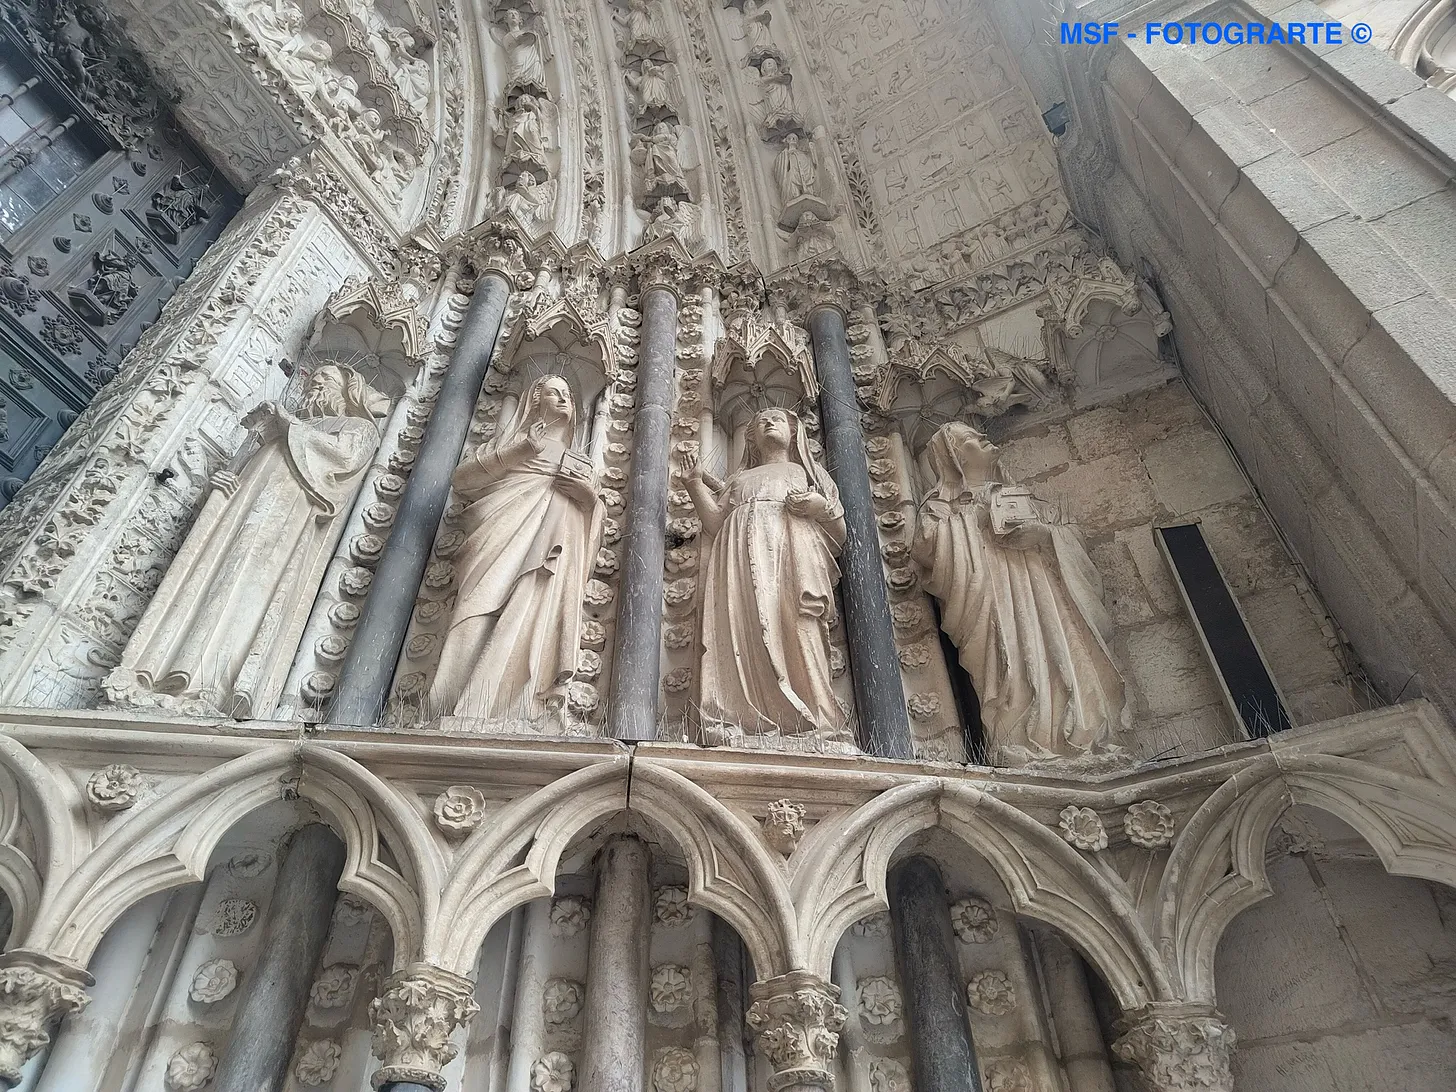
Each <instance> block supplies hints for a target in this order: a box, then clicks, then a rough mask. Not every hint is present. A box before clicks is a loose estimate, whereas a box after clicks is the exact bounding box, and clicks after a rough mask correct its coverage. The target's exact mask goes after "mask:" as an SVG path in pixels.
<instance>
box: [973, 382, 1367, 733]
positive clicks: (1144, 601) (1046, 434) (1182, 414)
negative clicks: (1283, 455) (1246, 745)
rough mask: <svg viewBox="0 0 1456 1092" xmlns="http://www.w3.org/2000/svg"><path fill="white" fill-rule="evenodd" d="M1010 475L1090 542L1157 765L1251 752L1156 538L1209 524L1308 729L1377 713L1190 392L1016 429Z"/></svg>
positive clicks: (1176, 386)
mask: <svg viewBox="0 0 1456 1092" xmlns="http://www.w3.org/2000/svg"><path fill="white" fill-rule="evenodd" d="M998 425H999V426H1000V429H1001V433H1002V434H1001V436H1000V437H999V439H1000V441H1001V442H1002V443H1004V446H1005V451H1006V454H1005V456H1004V458H1003V466H1004V468H1005V469H1006V471H1007V472H1008V473H1009V475H1010V476H1011V477H1012V478H1013V479H1014V480H1015V481H1017V482H1018V483H1020V484H1023V485H1027V486H1029V487H1030V488H1032V489H1033V490H1034V491H1035V492H1036V493H1037V495H1038V496H1041V497H1044V498H1045V499H1047V500H1050V501H1057V502H1060V503H1061V504H1062V505H1063V507H1064V509H1065V511H1066V513H1067V515H1068V517H1069V518H1071V519H1072V520H1074V521H1075V522H1076V523H1077V524H1078V525H1079V526H1080V528H1081V529H1082V531H1083V533H1084V534H1085V535H1086V537H1087V540H1088V546H1089V548H1090V552H1091V556H1092V559H1093V561H1094V562H1095V563H1096V565H1097V567H1098V569H1099V571H1100V572H1101V574H1102V579H1103V581H1104V587H1105V598H1106V602H1107V606H1108V609H1109V611H1110V612H1111V614H1112V617H1113V621H1114V623H1115V624H1116V627H1117V636H1116V641H1115V645H1114V650H1113V651H1114V655H1115V656H1116V657H1117V658H1118V660H1119V665H1120V666H1121V667H1122V669H1123V673H1124V675H1125V676H1126V678H1127V682H1128V688H1129V696H1130V702H1131V717H1132V733H1131V739H1129V740H1127V741H1126V743H1127V745H1128V746H1129V747H1130V748H1131V749H1132V750H1133V751H1134V752H1135V753H1137V754H1138V755H1140V756H1142V757H1144V758H1149V759H1152V758H1173V757H1179V756H1184V755H1191V754H1193V753H1195V752H1197V751H1200V750H1206V749H1209V748H1213V747H1218V746H1222V745H1223V744H1226V743H1231V742H1233V741H1234V740H1236V739H1241V738H1243V735H1242V730H1241V728H1239V727H1237V726H1236V725H1235V722H1234V718H1233V715H1232V713H1231V711H1230V710H1229V708H1228V705H1227V703H1226V702H1225V700H1224V699H1223V697H1222V695H1221V694H1220V691H1219V685H1218V680H1217V678H1216V676H1215V675H1214V673H1213V670H1212V668H1211V667H1210V665H1209V663H1208V659H1207V656H1206V655H1205V653H1204V651H1203V649H1202V647H1201V645H1200V642H1199V638H1198V634H1197V631H1196V630H1195V628H1194V626H1193V624H1192V622H1191V621H1190V618H1189V615H1188V611H1187V608H1186V607H1185V606H1184V604H1183V602H1182V599H1181V596H1180V595H1179V592H1178V588H1177V586H1176V584H1175V582H1174V580H1173V577H1172V574H1171V571H1170V569H1169V566H1168V562H1167V560H1166V559H1165V557H1164V556H1163V554H1162V552H1161V550H1160V548H1159V546H1158V544H1157V541H1156V539H1155V537H1154V534H1153V529H1154V527H1156V526H1158V525H1160V524H1170V523H1180V522H1187V521H1190V520H1197V521H1198V522H1199V523H1200V524H1201V526H1202V529H1203V534H1204V536H1205V538H1206V539H1207V541H1208V545H1209V549H1210V551H1211V552H1212V553H1213V555H1214V558H1215V559H1216V560H1217V561H1218V564H1219V567H1220V568H1221V569H1222V570H1223V573H1224V577H1225V578H1226V579H1227V580H1228V582H1229V585H1230V587H1231V589H1232V591H1233V593H1234V595H1235V597H1236V598H1237V599H1238V601H1239V605H1240V607H1241V608H1242V610H1243V612H1244V615H1245V617H1246V618H1247V620H1248V623H1249V627H1250V630H1251V631H1252V633H1253V634H1254V639H1255V640H1256V641H1257V642H1258V644H1259V646H1260V648H1261V649H1262V651H1263V652H1264V655H1265V658H1266V659H1267V661H1268V663H1269V667H1270V670H1271V672H1272V673H1273V675H1274V679H1275V682H1276V683H1277V684H1278V686H1279V688H1280V690H1281V691H1282V692H1283V694H1284V697H1285V700H1286V702H1287V703H1288V705H1289V713H1290V716H1291V717H1292V719H1293V720H1294V722H1295V723H1296V724H1308V723H1313V722H1316V721H1322V720H1328V719H1331V718H1333V717H1338V716H1344V715H1346V714H1348V713H1353V712H1356V711H1358V710H1359V709H1363V708H1365V707H1366V706H1367V704H1368V699H1367V697H1366V695H1367V694H1368V688H1367V687H1364V686H1363V685H1362V684H1361V683H1360V682H1359V681H1358V680H1357V678H1356V677H1354V676H1352V674H1351V670H1350V669H1351V667H1352V666H1354V665H1353V663H1352V658H1351V656H1350V654H1349V650H1348V649H1347V648H1345V647H1344V646H1343V645H1342V644H1341V642H1340V639H1339V633H1338V631H1337V630H1336V628H1335V626H1334V624H1333V623H1332V622H1331V620H1330V618H1329V616H1328V615H1327V614H1326V613H1325V610H1324V607H1323V605H1322V604H1321V602H1320V600H1319V599H1318V597H1317V596H1316V595H1315V594H1314V592H1313V590H1312V589H1311V587H1310V584H1309V581H1308V578H1307V577H1306V575H1305V574H1304V573H1303V571H1302V570H1301V569H1300V567H1299V566H1298V565H1297V564H1296V563H1295V562H1294V561H1293V560H1292V559H1291V556H1290V554H1289V552H1288V550H1287V548H1286V547H1285V545H1284V543H1283V541H1282V540H1281V539H1280V537H1279V535H1278V532H1277V531H1276V529H1275V526H1274V524H1273V523H1272V521H1271V520H1270V519H1269V516H1268V514H1267V512H1266V511H1265V509H1264V508H1263V507H1262V505H1261V504H1260V501H1259V498H1258V497H1257V495H1256V493H1255V490H1254V488H1253V487H1252V486H1251V484H1250V482H1249V480H1248V478H1247V476H1246V475H1245V474H1244V472H1243V470H1242V468H1241V467H1240V466H1239V465H1238V463H1237V462H1236V461H1235V459H1234V456H1233V455H1232V454H1231V453H1230V451H1229V448H1228V446H1227V444H1226V443H1225V442H1224V440H1223V438H1222V436H1221V435H1220V434H1219V431H1218V429H1217V428H1216V427H1215V426H1214V425H1213V424H1212V423H1211V421H1210V420H1209V418H1208V416H1207V415H1206V414H1205V413H1204V412H1203V410H1202V409H1201V408H1200V406H1199V404H1198V402H1197V401H1196V400H1195V399H1194V397H1193V395H1192V394H1191V393H1190V392H1189V390H1188V388H1187V386H1186V385H1184V384H1183V383H1182V382H1181V381H1174V382H1172V383H1169V384H1168V385H1166V386H1163V387H1159V388H1157V389H1155V390H1150V391H1146V392H1143V393H1141V394H1137V395H1134V396H1132V397H1129V398H1126V399H1124V400H1122V401H1120V402H1116V403H1113V404H1111V405H1105V406H1099V407H1097V408H1094V409H1090V410H1084V411H1082V412H1079V413H1075V414H1073V415H1071V416H1069V417H1067V418H1065V419H1063V420H1059V421H1055V422H1052V423H1046V422H1044V421H1043V422H1041V423H1035V422H1033V421H1026V422H1023V423H1018V422H1017V419H1016V418H1014V417H1013V418H1003V419H1002V420H1001V421H1000V422H998Z"/></svg>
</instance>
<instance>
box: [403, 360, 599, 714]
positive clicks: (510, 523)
mask: <svg viewBox="0 0 1456 1092" xmlns="http://www.w3.org/2000/svg"><path fill="white" fill-rule="evenodd" d="M575 434H576V404H575V401H574V399H573V398H572V394H571V387H570V386H569V385H568V384H567V382H566V380H565V379H563V378H562V377H561V376H559V375H547V376H542V377H541V378H539V379H537V380H535V381H534V382H533V383H531V385H530V386H529V387H527V388H526V390H525V392H524V393H523V394H522V395H521V401H520V404H519V405H518V406H517V407H516V411H515V413H514V414H513V415H512V417H511V420H510V421H509V422H507V424H506V426H505V427H504V428H503V429H502V430H501V431H500V432H499V433H498V434H497V436H496V437H495V439H494V440H492V441H491V442H489V443H486V444H482V445H480V446H479V447H478V448H476V449H475V450H474V451H473V452H472V453H471V454H470V457H469V458H468V459H466V461H465V462H464V463H463V464H462V465H461V466H460V467H459V468H458V469H457V470H456V471H455V479H454V486H455V493H456V495H457V496H458V497H459V498H460V499H461V500H463V501H465V502H467V505H468V506H467V507H466V509H465V512H464V515H463V516H462V518H461V529H462V530H464V531H465V536H466V537H465V542H464V544H463V545H462V546H461V547H460V550H459V552H458V553H457V554H456V555H455V567H456V575H457V577H458V588H459V591H458V593H457V596H456V599H455V608H454V611H453V613H452V614H451V617H450V631H449V633H448V635H447V636H446V638H445V647H444V648H443V649H442V651H441V653H440V664H439V667H438V669H437V670H436V672H435V681H434V684H433V686H432V688H431V691H430V697H429V708H430V709H432V710H433V711H434V712H435V713H437V714H443V715H448V714H451V713H453V714H454V715H456V716H461V717H474V718H480V719H487V720H513V721H527V722H536V723H540V722H542V721H545V720H547V719H548V718H550V717H561V716H563V715H564V713H563V706H564V704H565V700H566V689H567V685H568V684H569V683H570V682H571V680H572V679H573V678H574V676H575V674H576V667H577V659H578V654H579V650H580V647H581V622H582V619H581V610H582V596H583V594H584V593H585V590H586V583H587V581H588V580H589V579H590V578H591V572H592V566H593V565H594V564H595V562H596V556H597V547H598V546H599V545H600V540H601V534H602V524H603V519H604V517H605V508H604V507H603V505H602V502H601V500H600V499H599V498H598V497H597V493H596V474H595V472H594V471H593V470H592V466H591V462H590V460H589V459H588V458H587V457H586V456H585V455H584V454H582V453H581V452H578V451H576V450H575V449H574V448H573V447H572V442H573V439H574V437H575Z"/></svg>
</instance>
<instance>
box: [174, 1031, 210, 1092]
mask: <svg viewBox="0 0 1456 1092" xmlns="http://www.w3.org/2000/svg"><path fill="white" fill-rule="evenodd" d="M216 1072H217V1052H216V1051H215V1050H213V1049H212V1046H211V1044H209V1043H192V1044H190V1045H189V1046H185V1047H183V1048H182V1049H181V1050H179V1051H177V1053H176V1054H173V1055H172V1057H171V1058H170V1059H168V1061H167V1075H166V1078H165V1080H166V1085H167V1092H197V1089H199V1088H201V1087H202V1086H203V1085H205V1084H206V1083H207V1082H208V1081H210V1080H212V1077H213V1074H214V1073H216Z"/></svg>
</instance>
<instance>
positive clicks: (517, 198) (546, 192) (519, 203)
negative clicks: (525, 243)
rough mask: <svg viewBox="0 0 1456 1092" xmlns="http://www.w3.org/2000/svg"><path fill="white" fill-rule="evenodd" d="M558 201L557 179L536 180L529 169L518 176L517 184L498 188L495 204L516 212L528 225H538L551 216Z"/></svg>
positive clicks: (499, 207)
mask: <svg viewBox="0 0 1456 1092" xmlns="http://www.w3.org/2000/svg"><path fill="white" fill-rule="evenodd" d="M555 203H556V180H555V179H554V178H553V179H551V180H549V181H547V182H540V183H538V182H537V181H536V176H535V175H533V174H531V173H530V172H529V171H522V172H521V173H520V174H518V175H517V176H516V181H515V184H514V185H512V186H510V187H501V188H500V189H498V190H496V194H495V205H496V208H498V209H505V210H509V211H510V212H513V213H515V215H516V219H518V220H520V221H521V223H522V224H525V225H526V226H527V227H536V226H539V225H540V224H541V223H543V222H544V221H546V220H547V219H549V218H550V216H551V209H552V206H553V205H554V204H555Z"/></svg>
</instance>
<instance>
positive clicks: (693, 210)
mask: <svg viewBox="0 0 1456 1092" xmlns="http://www.w3.org/2000/svg"><path fill="white" fill-rule="evenodd" d="M669 235H672V236H675V237H676V238H677V240H678V242H680V243H682V245H683V247H684V248H686V250H687V251H688V253H689V254H694V255H696V254H697V253H698V252H699V251H700V250H701V249H702V247H703V244H704V243H705V242H706V240H705V239H704V238H703V214H702V211H701V210H700V209H699V208H698V206H697V205H695V204H693V203H692V202H691V201H679V200H677V199H676V198H674V197H664V198H663V199H662V202H661V203H660V204H659V205H658V206H657V212H656V213H655V214H654V215H653V217H652V221H651V222H650V223H649V224H648V225H647V227H646V229H645V230H644V231H643V232H642V241H643V242H644V243H650V242H652V241H654V240H656V239H665V238H667V237H668V236H669Z"/></svg>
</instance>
